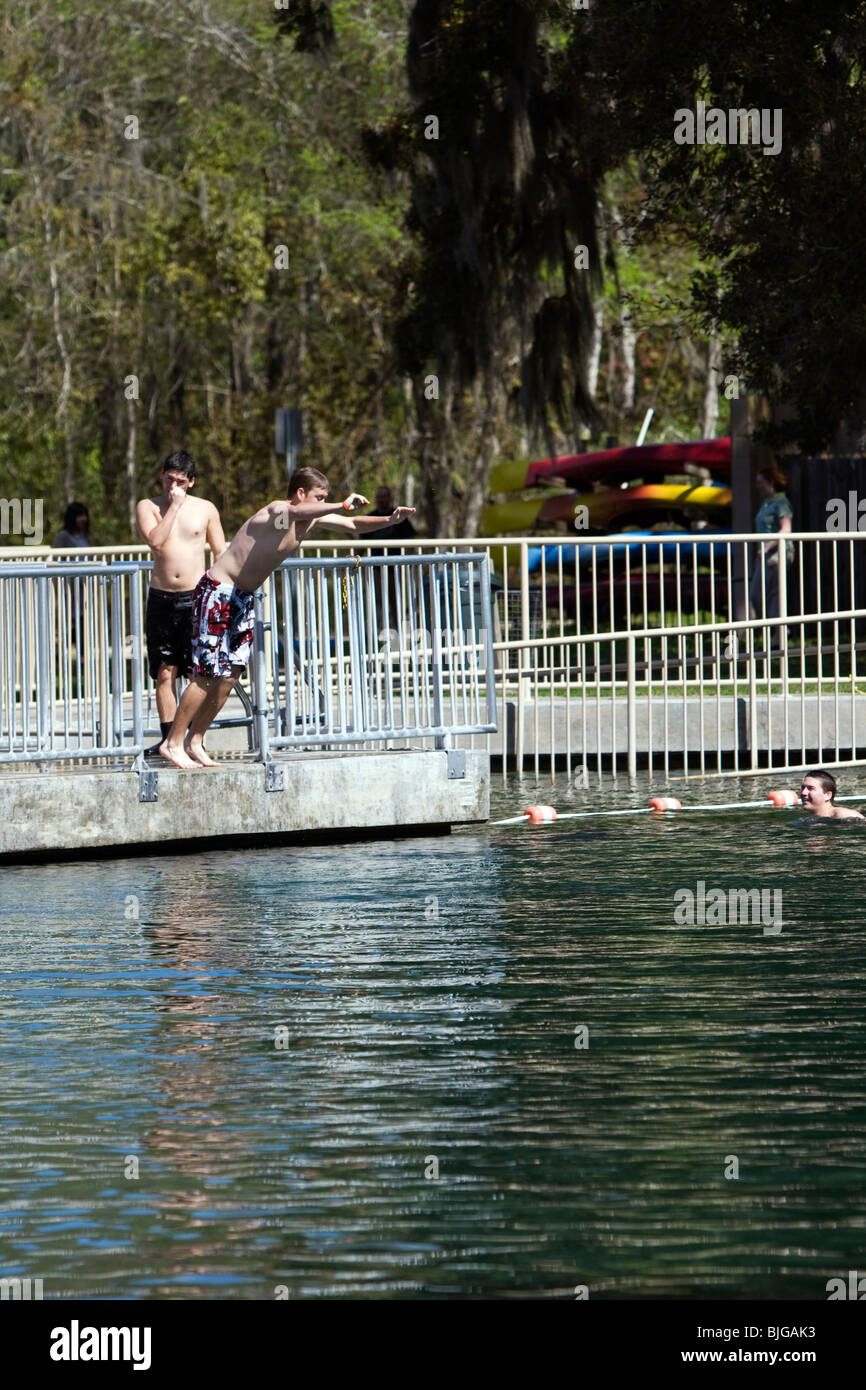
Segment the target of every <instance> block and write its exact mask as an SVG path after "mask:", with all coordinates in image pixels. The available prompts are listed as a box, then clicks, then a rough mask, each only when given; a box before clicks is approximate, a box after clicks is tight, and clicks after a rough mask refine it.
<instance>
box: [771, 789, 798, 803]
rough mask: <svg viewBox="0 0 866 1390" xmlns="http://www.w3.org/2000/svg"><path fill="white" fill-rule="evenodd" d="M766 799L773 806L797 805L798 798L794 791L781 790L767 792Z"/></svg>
mask: <svg viewBox="0 0 866 1390" xmlns="http://www.w3.org/2000/svg"><path fill="white" fill-rule="evenodd" d="M767 800H768V801H772V803H773V805H774V806H799V804H800V798H799V796H798V795H797V793H796V792H792V791H787V790H782V791H775V792H768V793H767Z"/></svg>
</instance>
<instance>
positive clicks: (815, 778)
mask: <svg viewBox="0 0 866 1390" xmlns="http://www.w3.org/2000/svg"><path fill="white" fill-rule="evenodd" d="M800 799H801V801H802V802H803V810H804V811H810V812H811V813H812V815H813V816H822V817H825V818H827V819H829V818H833V819H835V820H866V816H862V815H861V814H860V812H859V811H849V810H848V807H847V806H837V805H836V778H835V777H832V776H831V775H830V773H829V772H823V771H818V772H808V773H807V774H806V776H805V777H804V778H803V785H802V786H801V788H800Z"/></svg>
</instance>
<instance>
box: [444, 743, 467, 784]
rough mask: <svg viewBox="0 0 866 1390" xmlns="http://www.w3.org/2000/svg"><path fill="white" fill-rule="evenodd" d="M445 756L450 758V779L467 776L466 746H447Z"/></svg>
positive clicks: (450, 780) (451, 780)
mask: <svg viewBox="0 0 866 1390" xmlns="http://www.w3.org/2000/svg"><path fill="white" fill-rule="evenodd" d="M445 756H446V758H447V759H448V781H449V782H453V781H458V780H461V779H462V778H464V777H465V776H466V749H465V748H446V749H445Z"/></svg>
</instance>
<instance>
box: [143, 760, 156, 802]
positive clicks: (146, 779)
mask: <svg viewBox="0 0 866 1390" xmlns="http://www.w3.org/2000/svg"><path fill="white" fill-rule="evenodd" d="M138 799H139V801H158V800H159V773H158V772H157V770H156V768H155V767H141V768H139V770H138Z"/></svg>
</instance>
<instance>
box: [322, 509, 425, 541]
mask: <svg viewBox="0 0 866 1390" xmlns="http://www.w3.org/2000/svg"><path fill="white" fill-rule="evenodd" d="M414 515H415V508H414V507H395V508H394V510H393V512H392V513H391V515H390V516H353V517H348V516H340V515H339V513H329V514H328V515H327V516H322V517H319V518H318V521H317V522H316V525H318V526H328V527H330V528H331V529H332V530H334V531H348V533H349V535H350V536H363V535H364V533H365V532H366V531H384V530H385V528H386V527H388V526H397V525H399V523H400V522H401V521H405V519H406V517H407V516H414Z"/></svg>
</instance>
